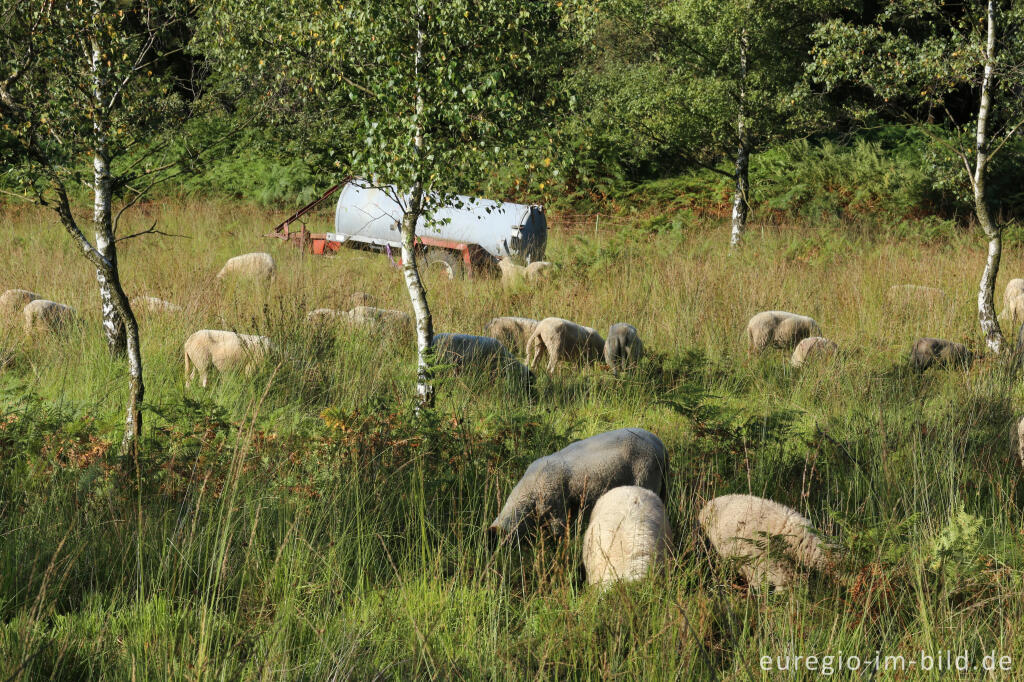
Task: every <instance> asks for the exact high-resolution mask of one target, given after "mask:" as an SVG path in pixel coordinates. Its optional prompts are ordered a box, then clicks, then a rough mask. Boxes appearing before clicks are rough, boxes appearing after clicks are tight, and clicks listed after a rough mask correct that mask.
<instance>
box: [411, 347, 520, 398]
mask: <svg viewBox="0 0 1024 682" xmlns="http://www.w3.org/2000/svg"><path fill="white" fill-rule="evenodd" d="M430 345H431V346H432V347H433V348H434V349H435V350H436V352H437V360H438V362H439V363H441V364H451V365H455V366H456V367H458V368H467V367H475V368H478V369H480V370H486V371H490V372H498V371H500V372H504V373H507V374H508V375H509V376H510V377H512V378H514V379H516V380H518V381H519V382H520V385H521V386H522V387H524V388H526V389H530V388H531V387H532V386H533V382H534V376H533V372H531V371H530V370H529V369H527V368H526V367H525V366H524V365H523V364H522V363H521V362H519V361H518V360H516V359H515V358H514V357H512V355H511V353H509V352H508V350H507V349H506V348H505V346H503V345H502V344H501V342H500V341H498V340H497V339H494V338H491V337H489V336H472V335H470V334H434V338H433V340H432V341H431V343H430Z"/></svg>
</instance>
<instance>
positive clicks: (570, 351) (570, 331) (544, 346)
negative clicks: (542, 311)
mask: <svg viewBox="0 0 1024 682" xmlns="http://www.w3.org/2000/svg"><path fill="white" fill-rule="evenodd" d="M545 351H546V352H547V354H548V372H554V371H555V367H556V366H557V365H558V362H559V361H560V360H570V359H574V360H582V361H584V362H592V361H600V360H601V357H602V355H604V339H602V338H601V335H600V334H598V333H597V331H596V330H594V329H591V328H590V327H584V326H582V325H579V324H576V323H575V322H570V321H569V320H563V319H562V318H559V317H546V318H544V319H543V320H541V321H540V322H539V323H538V324H537V328H536V329H535V330H534V331H533V334H532V335H531V336H530V338H529V339H528V340H527V342H526V357H527V360H528V362H527V364H529V366H530V368H531V369H532V368H534V367H536V366H537V361H538V360H539V359H540V354H541V353H542V352H545Z"/></svg>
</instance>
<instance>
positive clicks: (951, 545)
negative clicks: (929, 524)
mask: <svg viewBox="0 0 1024 682" xmlns="http://www.w3.org/2000/svg"><path fill="white" fill-rule="evenodd" d="M984 526H985V521H984V519H982V518H980V517H978V516H974V515H972V514H968V513H967V512H966V511H965V510H964V507H963V505H960V508H959V509H957V510H956V511H955V512H954V513H951V514H950V516H949V520H948V521H947V522H946V525H945V526H944V527H943V528H942V529H941V530H940V531H939V532H938V533H937V534H936V535H935V537H934V538H933V539H932V541H931V546H930V548H929V552H928V556H929V560H928V568H929V569H930V570H932V571H936V572H939V573H943V574H945V575H946V576H947V577H951V576H953V575H956V574H957V573H959V572H960V571H961V570H963V569H964V568H965V567H969V566H970V565H972V564H974V563H975V562H976V561H977V560H978V552H979V549H980V547H981V541H982V535H983V531H984Z"/></svg>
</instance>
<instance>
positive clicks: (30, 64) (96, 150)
mask: <svg viewBox="0 0 1024 682" xmlns="http://www.w3.org/2000/svg"><path fill="white" fill-rule="evenodd" d="M185 7H186V6H185V5H184V4H181V5H179V4H177V3H175V2H160V3H155V2H154V3H152V4H151V3H149V2H146V1H139V2H117V3H115V2H110V1H109V0H89V1H86V2H72V1H64V2H58V1H55V0H0V17H2V21H0V54H2V55H3V59H0V128H2V131H3V135H4V138H5V142H6V144H4V145H3V146H2V150H3V151H0V154H3V155H4V156H5V157H6V158H3V159H0V161H2V162H3V164H2V165H3V167H4V168H5V175H6V176H7V177H6V180H7V181H8V183H7V184H12V181H15V183H14V184H16V186H19V187H20V188H21V192H22V194H21V196H22V197H23V198H25V199H28V200H32V201H35V202H37V203H39V204H41V205H44V206H49V207H51V208H52V209H54V211H55V212H56V215H57V216H58V218H59V220H60V222H61V224H62V226H63V228H64V230H65V231H66V232H67V233H68V234H69V236H70V237H71V238H72V240H73V241H74V243H75V244H76V246H77V247H78V248H79V249H80V250H81V252H82V254H83V256H84V257H85V258H86V259H87V260H88V262H89V263H90V264H91V266H92V267H94V268H95V270H96V278H97V282H98V289H99V294H100V306H101V310H102V315H103V329H104V335H105V337H106V341H107V344H108V348H109V349H110V351H111V353H112V354H114V355H115V356H126V357H127V362H128V374H129V399H128V406H127V410H126V415H125V433H124V439H123V442H122V445H123V448H124V449H125V450H131V449H133V448H134V447H135V446H136V445H137V444H138V441H139V438H140V434H141V430H142V412H141V406H142V400H143V397H144V395H145V384H144V382H143V372H142V356H141V352H140V345H139V328H138V324H137V322H136V319H135V316H134V314H133V312H132V309H131V304H130V303H129V299H128V297H127V295H126V294H125V292H124V289H123V287H122V285H121V280H120V274H119V267H118V254H117V243H118V242H119V241H122V240H124V239H128V238H131V237H135V236H138V235H139V234H141V233H136V234H134V235H125V234H120V235H119V234H118V233H117V226H118V221H119V218H120V217H121V215H122V214H123V213H124V212H125V211H126V210H127V209H128V208H130V206H131V205H133V204H134V203H135V202H136V201H137V200H138V199H139V198H141V197H142V196H144V195H145V194H146V192H147V191H148V190H149V188H151V187H152V185H153V184H154V183H156V182H158V181H160V180H162V179H166V178H167V177H168V176H169V175H170V174H172V173H173V172H175V171H174V169H175V168H176V167H177V166H178V163H177V159H174V158H169V157H168V152H169V150H170V149H171V148H172V146H173V142H174V141H173V139H172V138H171V135H170V133H169V131H168V130H165V129H164V127H165V125H166V124H167V123H168V121H181V120H184V119H186V118H187V113H186V109H187V105H186V103H185V102H184V100H183V98H182V97H181V96H180V94H179V93H178V92H176V91H175V88H174V87H173V83H172V82H171V79H170V77H169V76H168V75H167V74H166V73H165V72H164V71H165V68H166V64H165V62H163V61H162V60H163V59H165V58H166V56H167V54H168V52H169V51H171V50H173V49H176V48H169V47H168V45H169V44H170V43H172V42H173V41H176V40H177V39H178V38H177V36H176V35H175V34H174V31H175V30H177V29H180V28H181V27H182V23H183V21H184V19H185V17H186V13H185ZM175 129H177V128H176V127H175ZM161 133H162V134H161ZM82 189H85V190H87V191H88V193H89V194H90V195H91V204H92V210H91V214H92V218H91V221H90V224H89V227H88V228H86V227H84V226H82V225H81V224H80V220H79V217H78V212H77V210H76V209H75V208H74V205H75V202H74V199H75V197H76V196H77V195H76V192H80V191H81V190H82ZM118 199H124V201H123V202H122V205H121V206H120V208H119V209H118V211H117V213H115V212H114V209H115V202H116V201H117V200H118ZM87 230H89V231H91V232H92V235H93V238H92V239H91V240H90V239H89V237H87V236H86V231H87ZM152 231H155V226H154V227H153V228H150V229H149V230H144V231H143V233H146V232H152Z"/></svg>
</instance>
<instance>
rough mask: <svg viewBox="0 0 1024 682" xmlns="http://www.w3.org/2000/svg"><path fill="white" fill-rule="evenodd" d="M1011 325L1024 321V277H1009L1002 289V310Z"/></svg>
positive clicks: (1002, 315) (1003, 315)
mask: <svg viewBox="0 0 1024 682" xmlns="http://www.w3.org/2000/svg"><path fill="white" fill-rule="evenodd" d="M1000 317H1006V318H1009V321H1010V324H1011V325H1016V324H1017V323H1020V322H1024V279H1011V280H1010V281H1009V282H1008V283H1007V284H1006V289H1005V290H1004V291H1003V312H1002V314H1001V315H1000Z"/></svg>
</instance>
